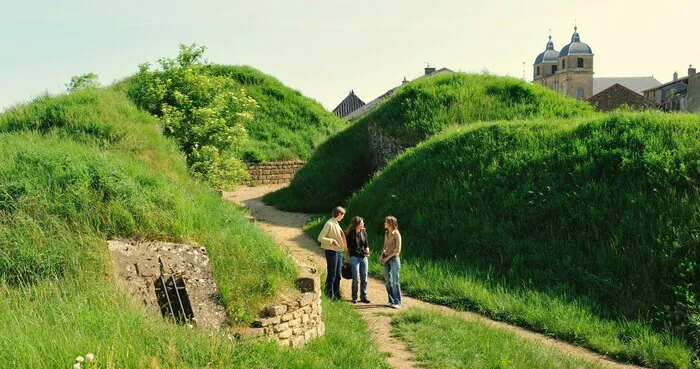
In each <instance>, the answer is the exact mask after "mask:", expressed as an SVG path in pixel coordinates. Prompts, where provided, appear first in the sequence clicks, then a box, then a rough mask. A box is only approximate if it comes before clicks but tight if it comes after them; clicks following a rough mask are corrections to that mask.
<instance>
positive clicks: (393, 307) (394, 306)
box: [391, 304, 401, 309]
mask: <svg viewBox="0 0 700 369" xmlns="http://www.w3.org/2000/svg"><path fill="white" fill-rule="evenodd" d="M391 308H392V309H401V305H396V304H393V305H391Z"/></svg>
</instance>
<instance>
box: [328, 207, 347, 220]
mask: <svg viewBox="0 0 700 369" xmlns="http://www.w3.org/2000/svg"><path fill="white" fill-rule="evenodd" d="M331 214H333V218H335V217H337V216H338V215H340V214H345V208H343V207H342V206H336V207H335V209H333V213H331Z"/></svg>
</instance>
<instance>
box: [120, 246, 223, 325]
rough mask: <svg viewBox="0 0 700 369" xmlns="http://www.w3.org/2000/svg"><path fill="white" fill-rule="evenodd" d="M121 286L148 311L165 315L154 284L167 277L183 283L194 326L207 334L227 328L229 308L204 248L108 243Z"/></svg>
mask: <svg viewBox="0 0 700 369" xmlns="http://www.w3.org/2000/svg"><path fill="white" fill-rule="evenodd" d="M107 243H108V246H109V252H110V255H111V257H112V262H113V264H114V272H115V274H116V277H117V280H118V284H119V285H120V286H121V287H122V288H123V289H125V290H126V291H127V292H129V293H130V294H131V295H132V296H134V297H135V298H136V299H137V300H138V301H139V302H140V303H142V304H143V305H144V306H145V307H146V309H147V310H149V311H152V312H153V313H154V314H158V315H161V307H160V305H159V304H158V299H157V298H156V287H157V286H154V282H156V281H157V279H158V278H159V277H160V275H161V273H160V265H159V263H158V258H159V257H160V258H161V260H162V261H163V274H166V275H168V276H173V277H175V279H178V280H179V279H181V280H182V281H184V283H185V285H186V286H187V295H188V297H189V304H190V306H191V309H192V312H193V314H194V317H193V318H192V323H194V324H196V325H197V326H198V327H201V328H204V329H207V330H216V329H219V328H220V327H222V326H224V325H225V324H226V308H225V307H224V305H223V303H222V302H221V297H220V296H219V292H218V290H217V288H216V281H215V280H214V276H213V274H212V270H211V264H210V263H209V256H208V253H207V251H206V249H205V248H204V247H201V246H196V245H186V244H176V243H170V242H158V241H134V240H111V241H107Z"/></svg>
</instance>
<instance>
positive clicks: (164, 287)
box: [153, 257, 194, 324]
mask: <svg viewBox="0 0 700 369" xmlns="http://www.w3.org/2000/svg"><path fill="white" fill-rule="evenodd" d="M158 264H159V265H160V276H158V277H157V278H156V280H155V282H153V286H154V287H155V291H156V297H157V299H158V305H159V306H160V312H161V314H163V318H169V319H172V320H173V321H175V322H177V323H180V324H194V321H193V320H192V319H193V318H194V312H192V305H191V304H190V298H189V296H188V295H187V289H186V288H185V281H184V280H183V279H182V277H179V276H178V277H176V276H175V275H171V276H170V277H166V276H165V275H163V269H164V266H163V260H161V258H160V257H158Z"/></svg>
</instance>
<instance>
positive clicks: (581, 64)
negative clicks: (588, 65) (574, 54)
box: [576, 58, 583, 68]
mask: <svg viewBox="0 0 700 369" xmlns="http://www.w3.org/2000/svg"><path fill="white" fill-rule="evenodd" d="M576 62H577V63H578V65H577V66H578V67H579V68H583V58H578V59H577V60H576Z"/></svg>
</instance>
